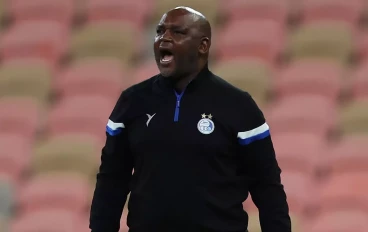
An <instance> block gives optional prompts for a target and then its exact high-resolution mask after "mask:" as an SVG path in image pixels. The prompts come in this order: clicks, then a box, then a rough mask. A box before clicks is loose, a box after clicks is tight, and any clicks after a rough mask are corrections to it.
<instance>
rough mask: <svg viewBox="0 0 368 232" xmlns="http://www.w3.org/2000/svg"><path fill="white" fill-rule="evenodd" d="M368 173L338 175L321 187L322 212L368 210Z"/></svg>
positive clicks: (320, 201) (320, 203) (320, 204)
mask: <svg viewBox="0 0 368 232" xmlns="http://www.w3.org/2000/svg"><path fill="white" fill-rule="evenodd" d="M366 183H368V172H367V171H363V172H350V173H347V172H345V173H338V174H334V175H332V176H331V177H330V178H329V179H328V180H326V182H324V183H323V184H322V185H320V187H319V190H320V194H319V197H318V199H319V207H320V212H328V211H332V210H363V211H367V209H368V195H367V191H368V186H367V184H366Z"/></svg>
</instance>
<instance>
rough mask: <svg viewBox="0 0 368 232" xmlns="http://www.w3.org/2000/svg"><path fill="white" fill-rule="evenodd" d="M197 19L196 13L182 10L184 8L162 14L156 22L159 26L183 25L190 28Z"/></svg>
mask: <svg viewBox="0 0 368 232" xmlns="http://www.w3.org/2000/svg"><path fill="white" fill-rule="evenodd" d="M197 20H198V17H197V15H195V14H193V13H191V12H188V11H184V10H173V11H169V12H168V13H166V14H164V15H163V16H162V18H161V20H160V22H159V23H158V25H159V26H167V27H170V26H175V27H185V28H192V27H195V26H196V21H197Z"/></svg>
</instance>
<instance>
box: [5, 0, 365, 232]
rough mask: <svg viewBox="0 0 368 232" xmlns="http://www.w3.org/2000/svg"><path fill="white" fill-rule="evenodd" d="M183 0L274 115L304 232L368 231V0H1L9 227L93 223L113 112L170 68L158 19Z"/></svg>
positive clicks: (217, 68) (67, 227)
mask: <svg viewBox="0 0 368 232" xmlns="http://www.w3.org/2000/svg"><path fill="white" fill-rule="evenodd" d="M180 5H184V6H190V7H193V8H194V9H196V10H198V11H200V12H202V13H203V14H204V15H205V16H206V17H207V18H208V19H209V21H210V22H211V23H212V27H213V34H214V37H213V46H212V50H211V63H210V66H211V69H212V71H213V72H214V73H215V74H217V75H219V76H221V77H223V78H224V79H226V80H228V81H229V82H231V83H233V84H235V85H236V86H238V87H239V88H242V89H244V90H246V91H248V92H250V93H251V94H252V96H253V97H254V99H255V100H256V101H257V103H258V104H259V106H260V107H261V109H262V110H263V112H264V114H265V116H266V118H267V120H268V122H269V124H270V127H271V133H272V135H273V140H274V145H275V149H276V152H277V156H278V160H279V163H280V166H281V168H282V170H283V173H282V179H283V183H284V185H285V189H286V192H287V195H288V201H289V205H290V211H291V216H292V220H293V227H294V229H293V231H294V232H303V231H305V232H352V231H354V232H366V231H368V32H367V28H368V27H367V25H368V23H367V22H368V0H182V1H179V0H134V1H133V0H1V1H0V19H1V29H0V57H1V63H0V232H87V231H89V229H88V216H89V207H90V202H91V197H92V193H93V189H94V184H95V175H96V172H97V169H98V166H99V163H100V151H101V148H102V146H103V144H104V140H105V125H106V122H107V119H108V116H109V114H110V112H111V110H112V108H113V106H114V104H115V102H116V100H117V98H118V96H119V94H120V92H121V91H122V90H123V89H125V88H127V87H128V86H130V85H132V84H134V83H137V82H140V81H142V80H145V79H147V78H149V77H151V76H153V75H155V74H157V73H158V71H157V68H156V65H155V63H154V61H153V56H152V43H153V37H154V35H155V25H156V24H157V23H158V21H159V19H160V17H161V15H162V14H163V13H164V12H165V11H167V10H169V9H171V8H173V7H176V6H180ZM219 94H220V93H219ZM244 207H245V209H247V211H248V213H249V215H250V226H249V230H250V232H260V228H259V221H258V212H257V209H256V208H255V207H254V205H253V203H252V201H251V198H249V199H248V200H247V201H246V202H245V203H244ZM126 211H127V210H125V211H124V215H123V217H122V228H121V231H127V228H126V225H125V218H126Z"/></svg>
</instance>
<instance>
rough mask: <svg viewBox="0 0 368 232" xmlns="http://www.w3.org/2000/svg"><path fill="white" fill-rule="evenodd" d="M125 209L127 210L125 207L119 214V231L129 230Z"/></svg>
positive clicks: (126, 231)
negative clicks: (121, 213) (120, 214)
mask: <svg viewBox="0 0 368 232" xmlns="http://www.w3.org/2000/svg"><path fill="white" fill-rule="evenodd" d="M127 211H128V210H127V209H124V211H123V215H122V216H121V220H120V230H119V232H128V230H129V228H128V226H127V216H128V212H127Z"/></svg>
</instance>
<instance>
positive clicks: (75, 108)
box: [47, 95, 116, 140]
mask: <svg viewBox="0 0 368 232" xmlns="http://www.w3.org/2000/svg"><path fill="white" fill-rule="evenodd" d="M115 103H116V100H111V99H109V98H106V97H101V96H98V95H97V96H76V97H70V98H66V99H64V100H63V101H61V102H60V103H59V104H57V105H55V107H54V108H53V109H51V111H50V114H49V120H48V122H47V132H48V135H49V136H55V135H62V134H69V133H87V134H90V135H92V136H95V137H96V138H100V139H102V140H104V139H105V137H106V136H105V128H106V123H107V119H108V118H109V116H110V114H111V110H112V109H113V108H114V104H115Z"/></svg>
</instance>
